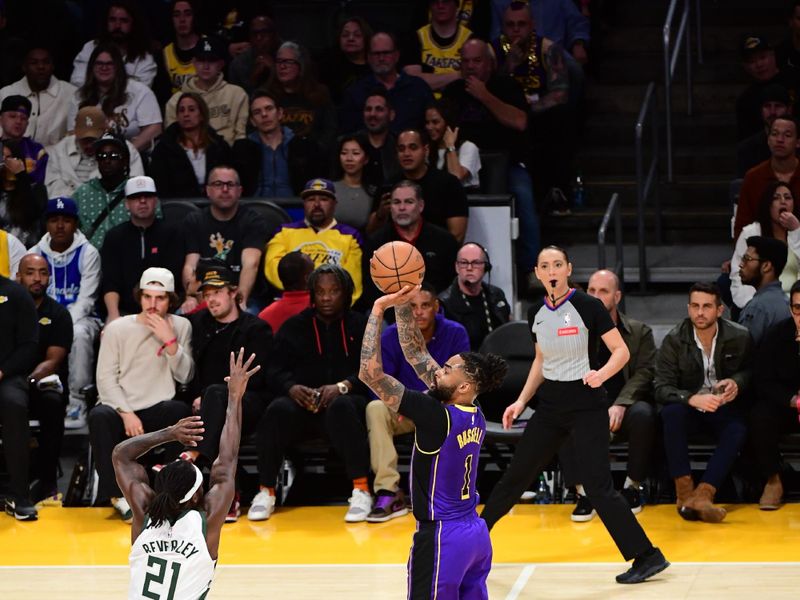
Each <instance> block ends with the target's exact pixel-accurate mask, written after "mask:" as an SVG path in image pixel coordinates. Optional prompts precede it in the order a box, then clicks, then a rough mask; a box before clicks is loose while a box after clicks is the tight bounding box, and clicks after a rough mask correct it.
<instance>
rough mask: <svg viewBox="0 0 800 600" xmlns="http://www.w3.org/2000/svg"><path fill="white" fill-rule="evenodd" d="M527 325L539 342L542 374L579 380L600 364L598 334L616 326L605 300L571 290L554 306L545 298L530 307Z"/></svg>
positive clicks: (557, 378) (549, 377)
mask: <svg viewBox="0 0 800 600" xmlns="http://www.w3.org/2000/svg"><path fill="white" fill-rule="evenodd" d="M528 327H529V328H530V331H531V337H532V338H533V343H534V344H539V347H540V348H541V350H542V355H543V357H544V361H543V364H542V374H543V375H544V378H545V379H548V380H550V381H577V380H579V379H582V378H583V377H584V376H585V375H586V374H587V373H588V372H589V371H590V370H592V369H596V368H598V367H599V366H600V365H598V361H597V347H598V344H597V342H598V340H597V337H599V336H603V335H604V334H606V333H607V332H609V331H610V330H612V329H613V328H614V322H613V321H612V320H611V316H610V315H609V314H608V311H607V310H606V308H605V306H603V303H602V302H600V300H598V299H597V298H593V297H592V296H589V295H588V294H586V293H584V292H582V291H580V290H571V291H570V292H569V293H568V294H567V296H566V297H565V298H563V299H562V300H561V301H559V303H558V304H557V305H556V306H555V307H551V306H549V305H548V304H547V303H546V302H545V300H544V298H542V300H541V301H539V302H537V303H536V304H534V305H533V306H531V308H530V309H529V310H528Z"/></svg>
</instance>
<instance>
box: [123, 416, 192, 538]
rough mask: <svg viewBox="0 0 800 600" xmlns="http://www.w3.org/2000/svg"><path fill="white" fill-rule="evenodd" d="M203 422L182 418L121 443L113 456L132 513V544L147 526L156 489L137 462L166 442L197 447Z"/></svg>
mask: <svg viewBox="0 0 800 600" xmlns="http://www.w3.org/2000/svg"><path fill="white" fill-rule="evenodd" d="M203 431H204V430H203V422H202V421H201V420H200V417H199V416H197V415H194V416H191V417H186V418H185V419H181V420H180V421H178V422H177V423H175V425H172V426H170V427H165V428H164V429H160V430H159V431H154V432H152V433H145V434H142V435H137V436H134V437H132V438H129V439H127V440H125V441H124V442H120V443H119V444H117V445H116V447H115V448H114V451H113V452H112V453H111V462H112V463H113V464H114V473H115V474H116V476H117V484H118V485H119V489H120V490H122V493H123V495H124V496H125V499H126V500H127V501H128V504H130V506H131V512H133V524H132V527H131V541H133V540H135V539H136V538H137V537H139V533H140V532H141V530H142V525H143V524H144V515H145V513H146V512H147V508H148V507H149V506H150V501H151V500H152V499H153V495H154V493H153V490H152V488H151V487H150V480H149V478H148V477H147V472H146V471H145V470H144V467H143V466H142V465H140V464H139V462H138V461H137V459H138V458H139V457H140V456H142V455H143V454H145V453H147V452H149V451H150V450H152V449H153V448H155V447H156V446H160V445H161V444H166V443H167V442H175V441H177V442H180V443H181V444H183V445H184V446H196V445H197V442H199V441H201V440H202V439H203V436H202V433H203Z"/></svg>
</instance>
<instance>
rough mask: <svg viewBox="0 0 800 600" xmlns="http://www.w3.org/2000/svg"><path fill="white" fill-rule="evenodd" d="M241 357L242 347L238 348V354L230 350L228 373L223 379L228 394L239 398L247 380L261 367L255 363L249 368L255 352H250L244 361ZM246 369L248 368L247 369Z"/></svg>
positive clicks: (242, 393) (242, 354)
mask: <svg viewBox="0 0 800 600" xmlns="http://www.w3.org/2000/svg"><path fill="white" fill-rule="evenodd" d="M243 359H244V348H239V354H238V355H234V353H233V352H231V368H230V375H228V376H227V377H226V378H225V381H226V382H227V383H228V392H229V393H230V395H232V396H235V397H236V398H239V399H241V397H242V396H243V395H244V391H245V390H246V389H247V382H248V381H249V380H250V378H251V377H252V376H253V375H255V374H256V373H258V371H259V370H260V369H261V365H256V366H255V367H253V368H252V369H250V365H251V364H253V361H254V360H255V359H256V355H255V354H251V355H250V358H248V359H247V361H246V362H244V363H242V361H243ZM248 369H250V370H249V371H248Z"/></svg>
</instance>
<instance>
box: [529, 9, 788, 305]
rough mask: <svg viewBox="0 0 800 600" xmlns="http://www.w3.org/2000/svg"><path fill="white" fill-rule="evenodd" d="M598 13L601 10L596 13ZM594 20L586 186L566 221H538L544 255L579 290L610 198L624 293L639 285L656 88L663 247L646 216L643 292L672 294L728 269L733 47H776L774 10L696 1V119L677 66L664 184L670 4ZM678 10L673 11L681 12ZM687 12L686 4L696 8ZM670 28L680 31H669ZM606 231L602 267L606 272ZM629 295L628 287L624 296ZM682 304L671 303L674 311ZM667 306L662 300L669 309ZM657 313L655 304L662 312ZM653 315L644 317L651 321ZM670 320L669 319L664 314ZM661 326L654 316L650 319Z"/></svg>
mask: <svg viewBox="0 0 800 600" xmlns="http://www.w3.org/2000/svg"><path fill="white" fill-rule="evenodd" d="M601 4H603V3H601ZM604 4H606V5H608V7H607V8H606V9H605V10H602V9H598V14H596V15H595V22H596V26H595V28H594V31H595V39H594V41H593V46H592V51H591V65H590V67H589V68H588V70H587V85H586V102H585V110H586V123H585V127H584V129H583V132H582V136H581V138H580V140H579V143H580V150H579V152H578V156H577V166H578V168H579V169H580V171H581V173H582V175H583V181H584V185H585V188H586V202H585V206H584V207H583V208H582V209H577V210H573V213H572V214H571V215H569V216H566V217H552V216H546V217H544V219H543V224H542V230H543V240H544V243H557V244H559V245H564V246H565V247H567V249H568V250H569V251H570V253H571V255H572V257H574V258H573V262H574V264H575V266H576V279H577V280H578V281H585V280H586V278H587V277H588V274H590V273H591V271H592V270H594V268H596V266H597V229H598V227H599V225H600V222H601V220H602V216H603V213H604V211H605V209H606V206H607V205H608V202H609V200H610V198H611V196H612V194H613V193H618V194H619V197H620V201H621V212H622V224H623V226H622V229H623V242H624V244H625V252H624V257H625V260H624V264H625V281H626V283H627V284H628V288H629V289H635V288H636V287H637V286H636V285H635V284H638V281H639V269H638V255H637V254H638V253H637V242H638V232H637V204H636V172H635V169H636V167H635V164H636V162H635V149H634V140H635V133H634V127H635V124H636V119H637V115H638V112H639V109H640V106H641V102H642V100H643V97H644V94H645V89H646V87H647V84H648V82H650V81H655V82H656V84H657V92H656V93H657V95H658V107H659V113H660V115H661V124H662V126H661V128H660V131H659V138H660V140H661V144H660V146H661V161H660V174H661V176H660V182H659V185H658V193H659V196H660V203H661V211H660V214H661V219H662V233H663V236H662V240H661V243H658V242H659V241H658V240H657V238H656V235H655V223H654V213H655V211H654V207H653V205H652V204H650V205H649V206H648V208H647V210H646V220H645V221H646V238H647V264H648V267H649V276H650V283H651V285H650V288H651V289H653V290H655V291H677V290H679V289H681V288H682V289H684V290H685V289H686V287H687V286H688V284H691V283H692V282H694V281H698V280H713V279H716V277H717V275H718V274H719V266H720V263H721V262H722V261H723V260H726V259H730V255H731V254H732V250H733V240H732V239H731V223H730V222H731V216H732V205H731V197H730V194H729V186H730V182H731V180H732V179H734V178H735V167H736V162H735V161H736V158H735V156H736V121H735V113H734V105H735V100H736V96H737V95H738V94H739V92H740V91H741V90H742V89H744V87H745V85H746V81H747V80H746V77H745V74H744V72H743V71H742V68H741V66H740V57H739V53H738V44H739V41H740V39H741V37H742V36H743V35H745V34H746V33H753V32H758V33H763V34H765V35H767V36H769V38H770V39H771V40H778V39H780V38H781V37H782V36H783V35H784V30H785V25H784V23H785V19H784V12H783V11H784V10H785V8H784V5H785V3H784V2H782V1H781V0H763V1H762V2H759V3H758V4H757V5H754V4H753V3H752V2H747V1H746V0H728V1H726V2H711V1H708V0H704V1H701V2H700V4H701V7H702V31H703V35H702V47H703V55H704V56H703V58H704V63H703V64H702V65H701V64H697V61H696V54H697V52H696V40H695V37H694V27H693V28H692V43H693V47H692V53H693V57H694V58H693V65H694V96H693V98H694V111H693V115H692V116H687V114H686V87H685V81H686V78H685V62H686V61H685V57H684V55H683V54H682V55H681V57H680V58H679V60H678V63H677V64H678V69H677V71H678V72H677V74H676V82H675V84H674V90H673V94H672V101H673V107H674V110H673V143H674V151H673V169H674V178H673V181H672V182H671V183H668V182H667V181H666V159H665V154H664V152H665V143H664V140H665V135H664V130H663V106H664V98H663V93H664V83H663V81H664V66H663V45H662V44H663V42H662V27H663V25H664V20H665V17H666V14H667V8H668V6H669V1H668V0H649V1H648V2H641V1H640V0H616V1H615V2H613V3H612V2H606V3H604ZM682 4H683V2H682V1H681V2H679V7H681V6H682ZM691 4H694V2H692V3H691ZM675 27H677V23H676V25H675ZM613 239H614V238H613V229H612V230H610V231H609V234H608V238H607V241H608V250H607V256H608V259H609V262H610V264H611V265H613V263H614V260H615V258H614V249H613ZM631 284H634V285H631ZM678 298H680V304H684V303H685V299H684V298H685V296H684V295H683V294H682V293H681V294H676V301H677V300H678ZM665 300H667V298H665ZM662 304H663V303H662ZM651 308H655V309H656V310H658V306H653V307H650V306H648V307H647V309H648V310H649V309H651ZM668 312H670V313H672V312H674V307H673V309H670V310H669V311H668ZM656 316H657V315H656Z"/></svg>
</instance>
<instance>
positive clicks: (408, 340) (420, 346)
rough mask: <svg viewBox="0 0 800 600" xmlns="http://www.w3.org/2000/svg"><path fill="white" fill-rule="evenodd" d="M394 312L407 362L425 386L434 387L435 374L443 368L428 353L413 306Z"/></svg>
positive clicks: (408, 305)
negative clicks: (412, 311) (415, 318)
mask: <svg viewBox="0 0 800 600" xmlns="http://www.w3.org/2000/svg"><path fill="white" fill-rule="evenodd" d="M394 312H395V315H396V316H397V336H398V338H399V339H400V348H402V350H403V356H405V357H406V361H407V362H408V364H410V365H411V367H412V368H413V369H414V372H415V373H416V374H417V377H419V378H420V379H421V380H422V381H424V382H425V385H427V386H428V387H432V386H433V374H434V373H436V371H437V370H439V369H440V368H441V367H440V366H439V364H438V363H437V362H436V361H435V360H434V359H433V357H432V356H431V354H430V352H428V347H427V346H426V345H425V338H423V337H422V332H421V331H420V330H419V327H418V326H417V323H416V322H415V321H414V315H413V314H412V313H411V305H410V304H401V305H400V306H397V307H395V309H394Z"/></svg>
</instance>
